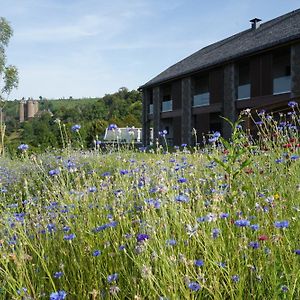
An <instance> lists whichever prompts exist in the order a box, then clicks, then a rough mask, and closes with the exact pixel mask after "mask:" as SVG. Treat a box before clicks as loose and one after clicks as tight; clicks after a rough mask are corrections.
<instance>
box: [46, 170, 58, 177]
mask: <svg viewBox="0 0 300 300" xmlns="http://www.w3.org/2000/svg"><path fill="white" fill-rule="evenodd" d="M59 173H60V171H59V169H53V170H50V171H49V173H48V174H49V175H50V176H55V175H58V174H59Z"/></svg>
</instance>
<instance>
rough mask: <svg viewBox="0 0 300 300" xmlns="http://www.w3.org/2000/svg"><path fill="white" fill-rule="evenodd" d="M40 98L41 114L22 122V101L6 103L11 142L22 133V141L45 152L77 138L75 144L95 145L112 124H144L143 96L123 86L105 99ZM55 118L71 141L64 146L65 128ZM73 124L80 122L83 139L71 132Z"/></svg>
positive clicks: (9, 140)
mask: <svg viewBox="0 0 300 300" xmlns="http://www.w3.org/2000/svg"><path fill="white" fill-rule="evenodd" d="M39 99H40V100H39V110H40V116H39V117H36V118H34V119H31V120H28V121H26V122H24V123H23V124H19V123H18V109H19V107H18V106H19V102H18V101H7V102H6V104H5V114H6V121H7V132H8V139H7V142H8V143H14V141H12V138H13V137H16V136H19V139H20V142H22V143H25V144H28V145H30V146H32V149H34V150H35V151H43V150H45V149H47V148H53V147H63V146H66V144H69V142H70V141H71V140H72V138H75V140H76V142H74V141H73V144H72V146H77V147H79V146H80V147H81V146H83V147H93V145H94V140H101V139H102V137H103V135H104V132H105V129H106V128H107V127H108V125H109V124H111V123H114V124H117V125H118V126H119V127H127V126H130V127H131V126H134V127H141V115H142V99H141V94H140V93H139V92H138V91H135V90H133V91H129V90H128V89H127V88H120V89H119V91H118V92H116V93H114V94H108V95H105V96H104V97H103V98H85V99H73V98H72V99H59V100H47V99H45V98H43V97H42V96H40V97H39ZM50 112H51V113H50ZM55 120H59V122H60V126H64V128H65V131H66V133H64V134H63V138H64V139H66V140H68V142H67V141H66V144H65V145H64V141H62V131H63V127H61V129H60V128H59V126H58V123H57V122H55ZM74 124H80V125H81V129H80V139H81V141H80V142H79V141H78V139H77V138H78V134H77V135H76V134H74V133H72V132H71V127H72V126H73V125H74ZM9 149H12V147H9Z"/></svg>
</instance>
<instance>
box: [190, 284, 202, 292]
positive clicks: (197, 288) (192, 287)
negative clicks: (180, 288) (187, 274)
mask: <svg viewBox="0 0 300 300" xmlns="http://www.w3.org/2000/svg"><path fill="white" fill-rule="evenodd" d="M188 287H189V289H191V290H192V291H194V292H197V291H199V290H200V288H201V286H200V284H199V283H198V282H195V281H191V282H190V283H189V284H188Z"/></svg>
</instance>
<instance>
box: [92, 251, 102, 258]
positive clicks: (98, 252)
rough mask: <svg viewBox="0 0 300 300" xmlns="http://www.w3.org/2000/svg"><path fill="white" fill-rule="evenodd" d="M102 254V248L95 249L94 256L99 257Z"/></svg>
mask: <svg viewBox="0 0 300 300" xmlns="http://www.w3.org/2000/svg"><path fill="white" fill-rule="evenodd" d="M100 254H101V251H100V250H95V251H93V256H95V257H97V256H99V255H100Z"/></svg>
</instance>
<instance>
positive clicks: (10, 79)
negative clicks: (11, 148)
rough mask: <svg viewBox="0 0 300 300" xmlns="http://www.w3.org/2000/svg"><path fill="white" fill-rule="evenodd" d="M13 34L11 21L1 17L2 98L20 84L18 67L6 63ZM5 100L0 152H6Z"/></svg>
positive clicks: (0, 122)
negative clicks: (7, 51) (8, 46)
mask: <svg viewBox="0 0 300 300" xmlns="http://www.w3.org/2000/svg"><path fill="white" fill-rule="evenodd" d="M12 34H13V30H12V28H11V27H10V25H9V23H8V22H7V21H6V20H5V19H4V18H2V17H0V88H1V89H0V100H1V102H2V100H3V94H7V95H8V94H9V93H10V92H11V91H12V89H14V88H16V87H17V86H18V69H17V68H16V67H15V66H12V65H8V66H7V65H6V55H5V48H6V47H7V45H8V42H9V40H10V38H11V36H12ZM2 104H3V102H2V103H1V105H0V142H1V144H0V154H4V137H5V123H4V122H3V107H4V105H2Z"/></svg>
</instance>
